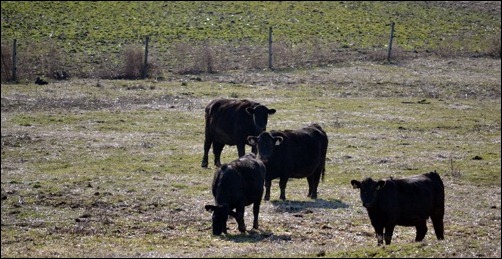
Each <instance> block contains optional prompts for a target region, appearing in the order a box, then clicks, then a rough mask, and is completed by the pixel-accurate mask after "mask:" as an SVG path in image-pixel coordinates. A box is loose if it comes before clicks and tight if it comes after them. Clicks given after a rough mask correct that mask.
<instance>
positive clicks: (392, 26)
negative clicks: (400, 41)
mask: <svg viewBox="0 0 502 259" xmlns="http://www.w3.org/2000/svg"><path fill="white" fill-rule="evenodd" d="M393 38H394V22H391V23H390V39H389V51H388V52H387V63H390V53H391V52H392V39H393Z"/></svg>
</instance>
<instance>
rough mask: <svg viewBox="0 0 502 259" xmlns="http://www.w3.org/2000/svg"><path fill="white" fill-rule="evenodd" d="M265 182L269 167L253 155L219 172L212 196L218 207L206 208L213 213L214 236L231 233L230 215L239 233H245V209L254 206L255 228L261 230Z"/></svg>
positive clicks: (214, 180)
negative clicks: (261, 209) (260, 220)
mask: <svg viewBox="0 0 502 259" xmlns="http://www.w3.org/2000/svg"><path fill="white" fill-rule="evenodd" d="M264 181H265V165H264V164H263V162H261V161H260V160H258V159H256V156H255V154H252V153H251V154H247V155H244V156H242V157H241V158H239V159H237V160H234V161H232V162H230V163H228V164H223V165H222V166H221V167H220V168H219V169H218V170H217V171H216V172H215V174H214V179H213V184H212V192H213V196H214V200H215V203H216V205H206V206H205V208H206V210H207V211H212V212H213V217H212V220H213V234H214V235H221V233H222V232H223V233H225V234H226V233H227V219H228V215H230V216H232V217H234V218H235V220H236V221H237V224H238V227H239V231H240V232H241V233H243V232H245V231H246V225H245V224H244V208H245V206H248V205H251V204H253V215H254V220H253V228H255V229H257V228H258V214H259V212H260V203H261V198H262V197H263V184H264ZM233 209H235V211H233Z"/></svg>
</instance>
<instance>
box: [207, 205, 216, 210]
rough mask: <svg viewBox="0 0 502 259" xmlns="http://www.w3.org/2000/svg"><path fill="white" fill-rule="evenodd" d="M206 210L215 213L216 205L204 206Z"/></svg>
mask: <svg viewBox="0 0 502 259" xmlns="http://www.w3.org/2000/svg"><path fill="white" fill-rule="evenodd" d="M204 207H205V208H206V211H215V209H216V206H214V205H206V206H204Z"/></svg>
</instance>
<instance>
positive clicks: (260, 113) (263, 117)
mask: <svg viewBox="0 0 502 259" xmlns="http://www.w3.org/2000/svg"><path fill="white" fill-rule="evenodd" d="M246 112H247V113H248V114H250V115H251V116H253V122H254V125H255V126H256V129H257V130H258V132H262V131H265V130H267V123H268V115H269V114H270V115H272V114H274V113H275V109H269V108H267V107H265V106H264V105H261V104H260V105H258V106H255V107H248V108H246Z"/></svg>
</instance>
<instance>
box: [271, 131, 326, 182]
mask: <svg viewBox="0 0 502 259" xmlns="http://www.w3.org/2000/svg"><path fill="white" fill-rule="evenodd" d="M270 133H271V134H272V135H273V136H274V137H277V136H280V137H282V138H283V142H282V143H281V145H279V146H276V148H275V150H274V152H273V154H272V156H271V157H270V159H269V163H268V164H267V170H269V171H271V172H279V173H281V174H282V173H287V172H289V173H290V175H289V177H292V178H302V177H306V176H307V175H306V174H310V173H313V172H314V170H315V169H316V168H318V167H319V166H321V165H324V163H325V160H326V152H327V148H328V137H327V135H326V132H324V130H322V128H321V127H320V126H319V125H317V124H313V125H311V126H309V127H305V128H302V129H299V130H284V131H271V132H270ZM276 177H277V176H276Z"/></svg>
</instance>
